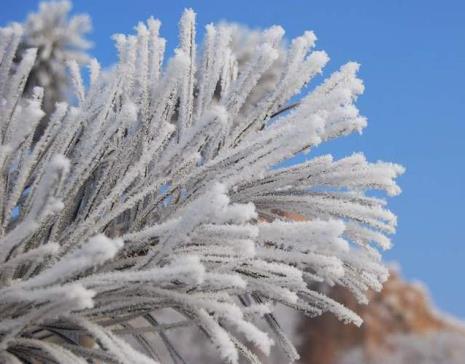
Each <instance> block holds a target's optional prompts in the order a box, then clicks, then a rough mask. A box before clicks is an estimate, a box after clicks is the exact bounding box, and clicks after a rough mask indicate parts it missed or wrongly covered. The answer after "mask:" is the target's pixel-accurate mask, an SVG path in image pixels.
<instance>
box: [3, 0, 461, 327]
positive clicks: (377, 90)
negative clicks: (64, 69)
mask: <svg viewBox="0 0 465 364" xmlns="http://www.w3.org/2000/svg"><path fill="white" fill-rule="evenodd" d="M37 4H38V1H37V0H28V1H20V0H2V2H1V7H0V9H1V11H0V24H1V25H5V24H6V23H8V22H10V21H13V20H16V21H19V20H22V19H24V18H25V16H26V14H27V13H28V12H29V11H31V10H33V9H36V8H37ZM185 7H192V8H193V9H194V10H195V11H196V12H197V13H198V18H197V19H198V24H199V25H201V26H202V27H203V25H205V24H207V23H210V22H214V21H218V20H228V21H235V22H239V23H243V24H246V25H249V26H250V27H260V28H263V27H268V26H271V25H274V24H279V25H282V26H283V27H284V28H285V30H286V34H287V37H288V38H293V37H295V36H298V35H300V34H301V33H302V32H303V31H305V30H313V31H315V33H316V34H317V36H318V38H319V41H318V47H317V48H319V49H324V50H325V51H326V52H328V54H329V56H330V57H331V62H330V64H329V65H328V66H327V68H326V69H325V73H324V75H325V76H327V75H329V73H330V72H331V71H332V70H335V69H336V68H338V67H339V66H340V65H342V64H343V63H344V62H346V61H349V60H354V61H357V62H359V63H361V64H362V68H361V72H360V75H361V77H362V78H363V80H364V81H365V85H366V91H365V94H364V95H363V96H362V97H361V98H360V100H359V102H358V105H359V107H360V109H361V111H362V113H363V114H364V115H366V116H367V117H368V120H369V123H368V128H367V129H365V131H364V133H363V135H362V136H358V135H354V136H351V137H348V138H345V139H339V140H335V141H333V142H330V143H327V144H325V145H324V146H322V147H320V148H318V149H317V150H315V151H314V152H312V153H310V155H309V156H306V158H308V157H312V156H314V155H316V154H322V153H332V154H333V155H335V156H336V157H341V156H344V155H348V154H351V153H352V152H354V151H363V152H364V153H365V154H366V156H367V158H368V159H369V160H372V161H376V160H385V161H394V162H398V163H401V164H403V165H404V166H405V167H406V168H407V172H406V174H405V175H404V176H402V177H401V178H400V179H399V183H400V185H401V187H402V189H403V193H402V195H400V196H399V197H396V198H394V199H392V200H391V201H390V206H391V208H392V210H393V211H394V212H395V213H396V214H397V215H398V216H399V227H398V233H397V234H396V235H395V237H394V244H395V245H394V248H393V249H392V250H391V251H390V252H389V253H388V254H386V259H387V260H388V261H397V262H399V263H400V265H401V267H402V271H403V273H404V276H406V277H407V278H409V279H418V280H420V281H423V282H425V283H426V285H427V286H428V287H429V289H430V291H431V293H432V295H433V297H434V301H435V302H436V304H437V306H438V307H439V308H440V309H441V310H444V311H448V312H450V313H452V314H454V315H456V316H458V317H460V318H462V319H465V284H464V282H463V280H462V279H463V277H465V220H464V219H465V213H464V208H465V140H464V138H465V120H464V117H465V113H464V108H465V2H463V1H460V0H456V1H451V0H443V1H429V0H410V1H399V0H389V1H373V0H366V1H346V0H340V1H323V0H319V1H312V0H289V1H278V0H267V1H266V0H231V1H219V0H217V1H214V0H210V1H205V0H204V1H178V0H176V1H175V0H172V1H168V0H132V1H129V0H120V1H119V0H111V1H107V0H102V1H95V0H94V1H91V0H87V1H86V0H80V1H79V0H76V1H74V10H73V11H74V12H85V13H88V14H90V16H91V17H92V21H93V24H94V30H93V32H92V34H91V35H90V38H91V39H92V40H93V41H94V43H95V47H94V49H93V50H92V51H91V53H92V54H93V55H94V56H95V57H97V58H98V59H99V61H100V62H101V63H102V64H103V65H110V64H112V63H113V62H114V61H115V60H116V52H115V50H114V47H113V42H112V40H111V39H110V36H111V35H112V34H114V33H129V32H132V29H133V26H134V25H136V24H137V22H138V21H139V20H145V19H147V18H148V17H149V16H151V15H153V16H154V17H156V18H159V19H160V20H161V21H162V24H163V26H162V34H163V36H164V37H165V38H167V40H168V43H169V48H170V49H172V48H173V47H174V46H175V45H176V36H177V23H178V19H179V16H180V15H181V13H182V10H183V9H184V8H185ZM202 29H203V28H202ZM201 32H202V30H201V29H199V33H201ZM300 158H301V159H302V158H303V157H300Z"/></svg>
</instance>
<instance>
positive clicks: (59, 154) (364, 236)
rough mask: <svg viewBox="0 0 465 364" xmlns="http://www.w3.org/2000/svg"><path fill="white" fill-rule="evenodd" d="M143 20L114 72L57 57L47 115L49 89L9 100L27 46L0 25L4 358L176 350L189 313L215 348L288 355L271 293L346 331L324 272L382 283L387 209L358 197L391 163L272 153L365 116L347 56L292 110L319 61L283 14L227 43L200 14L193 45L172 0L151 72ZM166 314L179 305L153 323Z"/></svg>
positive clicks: (224, 27) (190, 25)
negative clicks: (175, 28)
mask: <svg viewBox="0 0 465 364" xmlns="http://www.w3.org/2000/svg"><path fill="white" fill-rule="evenodd" d="M159 28H160V22H159V21H158V20H154V19H149V20H148V21H147V23H140V24H139V25H138V26H137V28H136V30H137V33H136V34H135V35H130V36H125V35H116V36H115V42H116V46H117V49H118V52H119V63H118V65H117V67H115V68H114V69H113V70H111V71H108V72H105V73H102V72H101V71H100V65H99V64H98V62H97V61H96V60H91V61H90V63H89V69H90V82H89V85H85V83H84V82H83V80H82V78H81V73H80V68H79V65H78V62H77V61H76V60H72V59H71V60H69V61H68V67H69V71H70V74H71V75H72V80H73V89H74V93H75V99H76V102H75V103H73V102H72V101H70V102H69V103H65V102H60V103H57V104H56V105H55V108H54V111H53V112H52V113H45V112H44V111H42V108H41V106H42V104H43V101H44V92H45V93H46V92H47V90H46V89H45V90H44V89H43V88H41V87H35V88H34V89H33V91H32V92H31V95H30V96H24V88H25V86H26V82H27V80H28V77H29V74H30V72H31V69H32V68H33V67H34V64H36V57H37V52H38V50H37V49H36V48H29V49H26V50H24V51H22V54H21V61H20V63H19V64H16V65H15V63H14V58H15V54H16V52H17V49H18V45H19V43H20V41H21V37H22V33H23V31H24V28H23V27H22V26H20V25H18V24H13V25H11V26H9V27H6V28H2V29H1V30H0V101H1V102H0V222H1V224H0V229H1V230H0V261H1V265H0V358H1V360H2V361H3V362H6V363H18V362H22V361H28V362H30V361H33V360H36V361H39V362H40V361H42V362H43V361H45V362H48V361H50V362H58V363H85V362H87V360H96V361H98V362H105V363H153V362H156V361H159V360H162V359H161V358H162V351H163V350H165V351H167V352H168V353H169V355H170V356H171V357H172V360H173V362H179V361H181V360H182V359H181V358H180V355H179V353H178V352H177V350H176V343H173V342H172V341H170V340H169V339H168V337H167V335H166V332H168V331H169V330H171V329H175V328H182V327H188V326H196V327H198V328H199V330H200V331H199V332H200V333H201V334H202V335H204V336H205V338H208V340H209V341H210V342H211V343H212V344H213V346H214V347H215V348H216V349H217V351H218V355H219V357H220V358H221V359H222V360H224V361H226V362H230V363H237V362H238V360H239V358H240V356H243V358H244V359H246V360H248V361H250V362H258V361H259V359H258V357H257V355H256V354H255V353H254V351H253V350H251V349H250V346H249V345H250V344H251V345H252V346H255V347H256V348H257V349H258V350H259V351H261V352H263V353H264V354H267V353H268V352H269V350H270V347H271V346H272V345H273V344H278V345H280V346H281V347H282V349H283V350H284V352H285V353H286V354H287V356H288V358H289V360H290V361H293V360H295V359H297V358H298V354H297V352H296V350H295V348H294V346H293V345H292V343H291V342H290V341H289V340H288V339H287V338H286V336H285V335H284V334H283V332H282V330H281V329H280V326H279V323H278V322H277V321H276V319H275V317H274V316H273V310H274V308H275V305H276V304H282V305H285V306H288V307H291V308H295V309H297V310H300V311H303V312H305V313H306V314H307V315H309V316H317V315H320V314H322V313H323V312H327V311H329V312H332V313H334V314H335V315H336V316H337V317H339V318H340V319H341V320H342V321H344V322H351V323H355V324H356V325H360V324H361V319H360V318H359V317H358V316H357V315H356V314H355V313H354V312H351V311H350V310H348V309H346V308H345V307H344V306H342V305H340V304H339V303H337V302H335V301H334V300H332V299H331V298H329V297H327V296H326V295H325V294H324V291H323V290H321V289H320V287H321V286H322V285H321V284H322V283H324V284H329V285H335V284H337V285H342V286H344V287H347V288H349V289H350V290H351V291H352V292H353V293H354V294H355V296H356V297H357V298H358V299H359V300H360V301H361V302H365V301H366V296H365V293H366V292H367V290H369V289H375V290H379V289H381V285H382V282H383V281H384V280H385V279H386V278H387V269H386V268H385V267H384V265H383V264H382V261H381V255H380V253H379V252H378V248H377V247H380V248H382V249H386V248H389V245H390V241H389V238H388V237H387V235H388V234H391V233H393V232H394V230H395V225H396V218H395V216H394V215H393V214H392V213H391V212H390V211H388V210H387V209H386V208H385V201H384V199H381V198H379V197H373V196H370V191H372V190H381V191H385V192H386V193H387V194H388V195H396V194H398V193H399V192H400V189H399V187H398V186H397V185H396V184H395V182H394V179H395V177H397V176H398V175H399V174H401V173H402V171H403V169H402V167H400V166H398V165H396V164H391V163H382V162H377V163H374V164H373V163H368V162H367V161H366V160H365V158H364V156H363V155H362V154H354V155H352V156H349V157H346V158H343V159H340V160H334V159H333V158H332V157H331V156H329V155H328V156H321V157H316V158H313V159H309V160H308V161H306V162H303V163H300V164H297V165H292V166H287V167H278V166H277V165H278V164H279V163H281V162H283V161H285V160H287V159H288V158H290V157H292V156H295V155H296V154H298V153H301V152H304V151H305V152H309V151H312V150H313V149H314V148H316V147H317V146H318V145H319V144H320V143H322V142H325V141H327V140H330V139H333V138H336V137H340V136H344V135H348V134H350V133H352V132H356V131H358V132H360V131H361V130H362V129H363V128H364V127H365V126H366V119H365V118H364V117H362V116H360V114H359V112H358V110H357V108H356V107H355V106H354V102H355V100H356V98H357V97H358V96H359V95H360V94H361V93H362V92H363V84H362V82H361V81H360V80H359V79H358V78H357V76H356V72H357V70H358V65H357V64H355V63H348V64H346V65H344V66H342V67H341V68H340V70H339V71H337V72H335V73H334V74H332V75H331V76H330V77H329V78H327V79H326V80H325V81H324V82H323V83H322V84H321V85H319V86H318V87H316V88H314V89H313V90H312V91H311V92H309V93H308V94H307V95H305V96H300V97H299V96H298V97H299V101H298V103H297V104H289V100H291V99H293V97H295V96H296V95H300V94H299V92H300V90H301V89H302V88H303V87H304V86H305V85H306V84H307V83H308V82H309V81H310V80H311V79H312V78H313V77H315V76H316V75H318V74H320V73H321V70H322V68H323V67H324V65H325V64H326V62H327V61H328V56H327V55H326V53H324V52H322V51H315V50H314V44H315V41H316V37H315V35H314V34H313V33H312V32H305V33H304V34H303V35H302V36H301V37H298V38H296V39H294V40H293V41H292V42H291V43H290V45H289V46H287V45H286V44H285V42H284V41H283V35H284V31H283V29H282V28H280V27H277V26H275V27H272V28H270V29H267V30H265V31H261V32H258V31H247V30H245V29H243V28H241V29H242V31H241V33H240V36H241V37H243V39H242V41H241V42H243V43H242V44H244V45H246V46H243V47H237V43H236V42H235V40H237V37H238V33H237V32H236V30H237V27H236V26H233V25H228V24H219V25H212V24H211V25H208V26H207V27H206V30H205V39H204V41H203V44H202V47H201V50H199V47H198V46H197V44H196V42H195V39H196V29H195V13H194V12H193V11H192V10H186V11H185V12H184V14H183V16H182V18H181V20H180V26H179V28H180V30H179V33H180V34H179V47H178V48H177V49H176V50H175V52H174V55H173V56H172V57H171V58H170V59H169V60H167V62H166V66H164V62H163V57H164V49H165V40H164V39H163V38H161V37H160V35H159ZM76 31H78V32H79V30H76ZM244 47H247V49H246V48H244ZM71 100H72V99H71ZM44 117H46V118H47V119H48V123H47V126H46V129H45V130H44V132H43V133H42V135H41V137H40V139H39V140H38V141H37V142H33V137H34V134H35V132H36V129H37V127H38V125H39V124H40V121H41V119H42V118H44ZM293 216H300V217H301V220H302V221H295V219H293V218H292V217H293ZM167 310H168V311H170V312H171V313H173V312H174V313H176V315H177V316H176V317H178V319H176V320H175V321H173V322H169V323H163V322H161V321H160V315H162V313H163V311H167ZM262 321H263V322H266V323H267V325H268V329H267V330H263V329H262V328H259V326H260V325H259V324H260V322H262ZM260 327H261V326H260ZM154 336H156V338H157V340H153V337H154ZM86 343H87V344H86ZM160 343H161V344H160ZM136 348H137V349H136Z"/></svg>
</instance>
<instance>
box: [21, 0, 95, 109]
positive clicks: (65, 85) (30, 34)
mask: <svg viewBox="0 0 465 364" xmlns="http://www.w3.org/2000/svg"><path fill="white" fill-rule="evenodd" d="M70 10H71V3H70V2H69V1H57V2H44V3H41V4H40V5H39V11H38V12H37V13H32V14H30V15H29V16H28V18H27V20H26V22H25V23H24V25H23V33H22V37H21V39H20V43H19V46H18V51H17V58H18V60H21V55H22V53H23V52H24V50H26V49H28V48H37V56H36V59H35V62H34V66H33V67H32V70H31V72H30V73H29V76H28V80H27V83H26V88H25V92H26V93H28V94H30V93H31V91H32V90H33V88H34V87H36V86H40V87H42V88H44V99H43V100H42V109H43V110H44V111H45V112H47V113H51V112H53V110H54V109H55V103H56V102H59V101H63V100H65V99H66V98H67V97H68V96H69V94H68V90H69V76H68V72H67V67H66V63H67V62H69V61H71V60H75V61H76V62H78V63H79V64H82V65H83V64H87V63H88V62H89V61H90V57H89V56H88V55H87V53H86V50H87V49H89V47H90V46H91V43H90V42H89V41H88V40H87V39H85V34H86V33H88V32H89V31H90V30H91V27H92V25H91V21H90V18H89V17H88V16H87V15H84V14H80V15H75V16H72V17H70V16H69V12H70Z"/></svg>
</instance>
